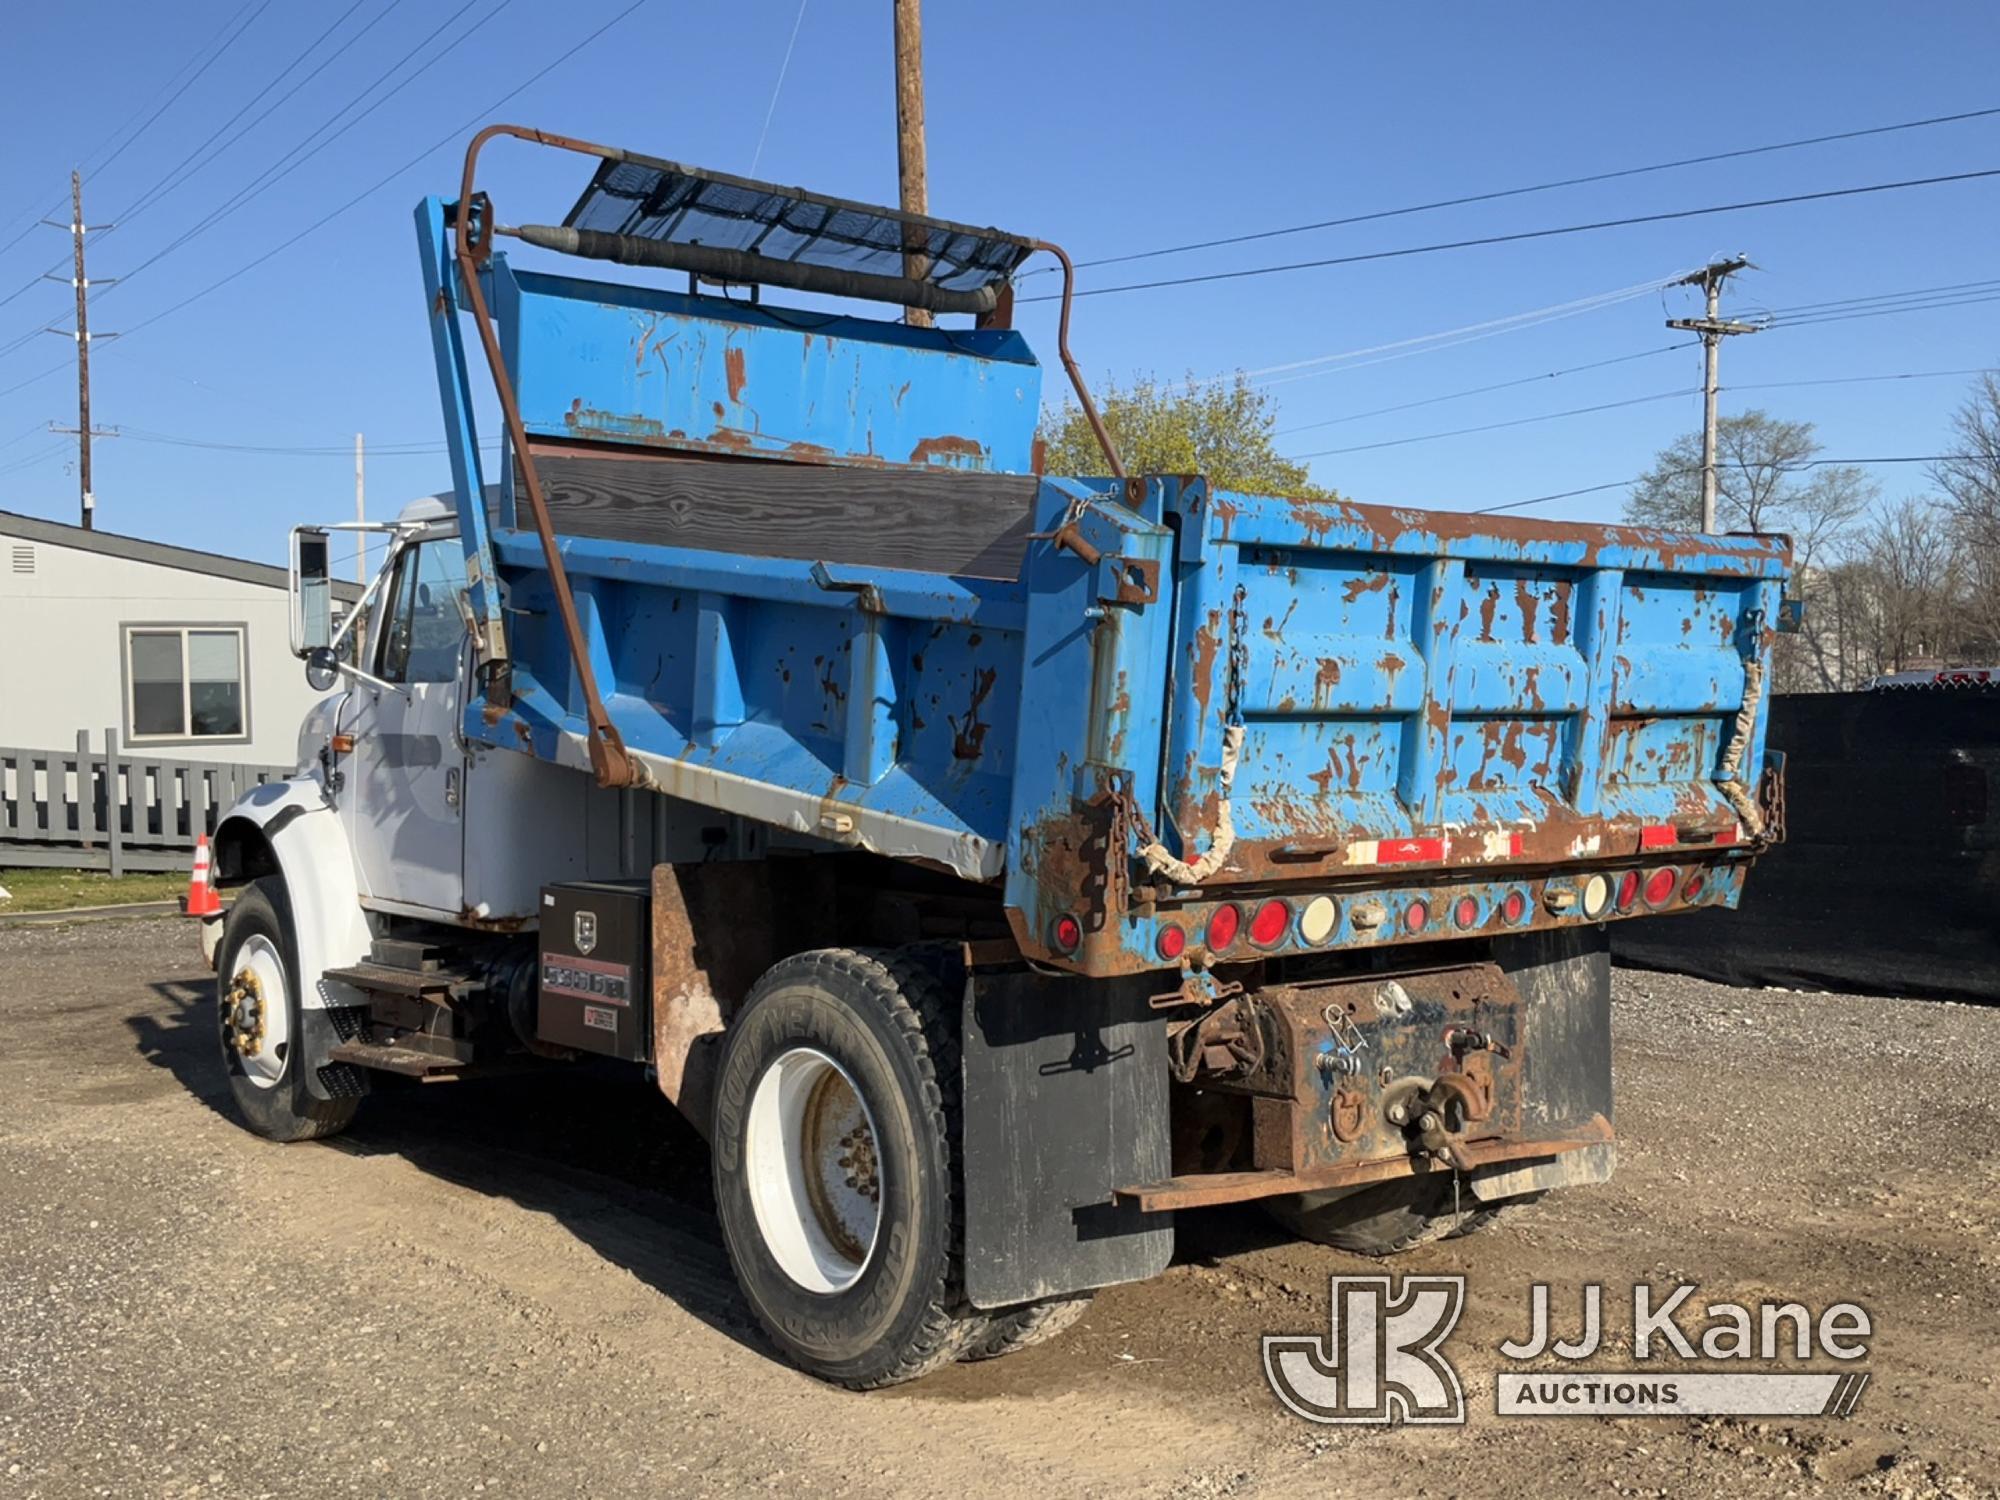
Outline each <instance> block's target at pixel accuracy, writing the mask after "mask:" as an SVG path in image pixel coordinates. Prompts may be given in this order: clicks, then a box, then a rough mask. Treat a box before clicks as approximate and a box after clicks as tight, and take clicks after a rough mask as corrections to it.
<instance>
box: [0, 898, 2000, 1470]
mask: <svg viewBox="0 0 2000 1500" xmlns="http://www.w3.org/2000/svg"><path fill="white" fill-rule="evenodd" d="M210 995H211V992H210V989H209V983H208V979H207V976H206V974H205V973H204V972H203V970H202V969H201V967H200V964H199V962H198V961H197V959H196V957H195V955H194V953H193V951H192V945H191V941H190V938H189V935H188V933H187V932H186V931H185V929H183V928H182V927H181V926H179V925H178V924H176V923H174V922H172V921H143V922H141V921H135V922H119V923H106V922H98V923H89V924H77V925H72V926H64V927H55V928H38V929H4V930H0V1039H4V1040H0V1185H4V1186H0V1204H4V1208H5V1213H4V1217H0V1500H13V1497H30V1496H71V1495H100V1494H101V1495H116V1496H125V1495H184V1494H204V1495H206V1494H217V1495H229V1496H253V1495H282V1496H292V1495H347V1494H359V1495H481V1494H502V1495H523V1496H530V1495H532V1496H551V1495H572V1494H576V1495H593V1496H597V1495H606V1496H609V1495H640V1494H645V1495H663V1494H664V1495H671V1494H684V1493H701V1492H711V1491H740V1490H755V1491H776V1492H795V1493H811V1494H815V1495H817V1494H830V1495H883V1494H937V1493H950V1494H953V1495H955V1496H970V1495H983V1494H1018V1493H1024V1492H1030V1493H1033V1494H1035V1495H1037V1496H1038V1497H1053V1496H1067V1495H1072V1494H1086V1493H1098V1494H1121V1495H1122V1494H1131V1493H1142V1494H1165V1495H1195V1496H1207V1495H1237V1494H1245V1495H1247V1494H1258V1493H1265V1492H1269V1493H1273V1494H1285V1495H1300V1494H1313V1495H1322V1496H1338V1495H1357V1496H1359V1495H1368V1496H1381V1495H1396V1494H1427V1495H1453V1494H1465V1495H1479V1496H1492V1495H1511V1494H1532V1495H1538V1496H1546V1495H1566V1494H1581V1493H1616V1494H1621V1495H1646V1494H1663V1495H1664V1494H1676V1495H1678V1494H1688V1493H1743V1494H1814V1493H1821V1492H1833V1493H1844V1494H1855V1495H1883V1494H1886V1495H1898V1496H1902V1495H1932V1494H1946V1495H1984V1494H1995V1493H2000V1488H1996V1486H2000V1391H1996V1389H1995V1383H1994V1382H1995V1376H1994V1374H1993V1373H1992V1372H1993V1370H1994V1368H1995V1358H1994V1357H1995V1345H1996V1337H2000V1315H1996V1312H1995V1293H1994V1285H1995V1281H1996V1277H2000V1233H1996V1225H2000V1156H1996V1146H1995V1143H1996V1141H2000V1106H1996V1104H1995V1102H1994V1091H1993V1080H1994V1079H1995V1078H2000V1010H1993V1009H1981V1008H1976V1007H1968V1006H1953V1005H1946V1004H1939V1003H1935V1002H1930V1003H1917V1002H1903V1001H1886V1000H1872V999H1863V998H1855V997H1847V996H1821V995H1799V994H1787V993H1745V992H1737V991H1730V990H1724V989H1718V988H1716V987H1713V986H1709V985H1704V984H1698V983H1694V982H1690V981H1683V980H1677V979H1672V978H1668V977H1665V976H1660V975H1652V974H1636V973H1625V974H1621V975H1620V976H1619V980H1618V1006H1617V1017H1616V1025H1617V1036H1618V1051H1617V1065H1618V1087H1619V1111H1620V1115H1619V1132H1620V1136H1621V1138H1622V1147H1621V1150H1622V1156H1621V1161H1620V1166H1619V1172H1618V1176H1617V1178H1616V1179H1615V1180H1614V1182H1613V1183H1612V1184H1610V1185H1609V1186H1607V1187H1602V1188H1596V1189H1588V1190H1583V1191H1579V1192H1576V1193H1573V1194H1571V1195H1570V1196H1569V1197H1568V1198H1567V1199H1564V1200H1555V1199H1552V1200H1550V1201H1549V1202H1548V1203H1547V1204H1545V1205H1543V1206H1541V1207H1540V1208H1539V1209H1537V1210H1534V1211H1531V1212H1529V1213H1527V1214H1524V1215H1522V1216H1521V1217H1519V1218H1518V1219H1517V1220H1516V1221H1514V1222H1511V1223H1509V1222H1506V1221H1503V1222H1502V1223H1501V1224H1500V1225H1497V1226H1496V1227H1494V1228H1493V1229H1492V1230H1490V1231H1488V1232H1486V1233H1483V1234H1480V1235H1477V1236H1474V1237H1471V1238H1468V1239H1464V1240H1456V1241H1447V1242H1443V1243H1440V1244H1435V1245H1431V1246H1427V1247H1425V1248H1423V1249H1420V1250H1418V1251H1415V1252H1413V1253H1412V1254H1410V1255H1409V1256H1407V1257H1405V1258H1403V1259H1402V1260H1401V1261H1399V1262H1397V1263H1396V1268H1397V1269H1399V1270H1427V1271H1440V1272H1463V1273H1464V1274H1466V1275H1467V1276H1468V1277H1469V1278H1470V1300H1469V1303H1468V1306H1467V1310H1466V1313H1465V1316H1464V1318H1463V1320H1462V1321H1461V1323H1460V1325H1459V1328H1458V1330H1457V1331H1456V1332H1455V1333H1454V1335H1453V1336H1452V1341H1451V1346H1450V1352H1451V1353H1452V1355H1453V1357H1454V1359H1455V1361H1456V1363H1457V1365H1458V1367H1459V1369H1460V1370H1461V1371H1462V1372H1463V1374H1464V1376H1465V1380H1466V1385H1467V1388H1468V1392H1469V1394H1470V1398H1471V1407H1472V1416H1471V1419H1470V1425H1469V1426H1468V1427H1465V1428H1462V1429H1415V1428H1400V1429H1395V1430H1381V1429H1372V1428H1328V1427H1312V1426H1308V1425H1307V1424H1306V1423H1304V1422H1302V1421H1300V1420H1299V1419H1297V1418H1294V1417H1292V1416H1290V1415H1288V1414H1287V1413H1285V1412H1284V1411H1283V1410H1282V1409H1281V1408H1280V1407H1279V1405H1278V1403H1277V1402H1276V1400H1275V1399H1274V1398H1273V1396H1272V1395H1271V1393H1270V1391H1269V1389H1268V1388H1267V1387H1266V1385H1265V1383H1264V1381H1263V1378H1262V1375H1261V1373H1260V1362H1259V1343H1258V1338H1259V1335H1260V1334H1262V1333H1265V1332H1308V1331H1312V1330H1314V1329H1318V1330H1320V1331H1324V1329H1325V1326H1326V1318H1327V1277H1328V1276H1329V1275H1330V1274H1336V1273H1348V1274H1354V1273H1357V1272H1362V1271H1366V1270H1368V1269H1371V1263H1367V1262H1360V1261H1356V1260H1352V1259H1349V1258H1347V1257H1344V1256H1341V1255H1339V1254H1337V1253H1335V1252H1332V1251H1327V1250H1322V1249H1318V1248H1315V1247H1308V1246H1301V1245H1297V1244H1293V1243H1289V1242H1287V1241H1285V1240H1283V1239H1281V1238H1278V1237H1277V1236H1276V1235H1275V1234H1274V1233H1273V1232H1272V1231H1270V1230H1269V1229H1267V1228H1266V1225H1265V1221H1264V1219H1263V1218H1262V1216H1261V1215H1260V1214H1258V1213H1257V1212H1256V1211H1254V1210H1217V1211H1213V1212H1211V1213H1208V1214H1205V1215H1188V1216H1184V1217H1183V1220H1182V1223H1181V1232H1180V1247H1181V1248H1180V1254H1179V1256H1178V1258H1177V1261H1176V1264H1175V1265H1174V1267H1173V1268H1172V1269H1171V1270H1170V1271H1169V1273H1168V1274H1167V1275H1166V1276H1164V1277H1163V1278H1161V1279H1160V1280H1158V1281H1156V1282H1153V1283H1150V1284H1147V1285H1143V1286H1133V1287H1121V1288H1116V1289H1113V1290H1111V1291H1108V1292H1106V1293H1104V1294H1103V1295H1101V1296H1100V1297H1099V1298H1098V1300H1097V1302H1096V1303H1095V1304H1094V1306H1093V1308H1092V1310H1091V1312H1090V1314H1089V1315H1088V1316H1087V1318H1086V1320H1085V1323H1084V1325H1083V1326H1082V1327H1081V1328H1080V1329H1079V1330H1077V1331H1076V1332H1075V1333H1073V1334H1072V1335H1070V1336H1068V1337H1066V1338H1065V1339H1063V1340H1060V1341H1058V1342H1057V1343H1055V1344H1053V1345H1050V1346H1048V1347H1045V1348H1041V1349H1036V1350H1032V1351H1029V1352H1027V1353H1024V1354H1020V1355H1017V1356H1015V1357H1013V1358H1010V1359H1007V1360H1003V1361H1000V1362H998V1363H995V1364H988V1365H979V1366H967V1365H961V1366H957V1367H954V1368H952V1369H950V1370H948V1371H946V1372H945V1373H943V1374H942V1375H940V1376H938V1377H935V1378H933V1379H931V1380H929V1381H926V1382H923V1383H921V1384H918V1385H914V1386H906V1387H902V1388H900V1389H898V1390H895V1391H891V1392H887V1393H882V1394H876V1395H870V1396H856V1395H849V1394H846V1393H843V1392H839V1391H834V1390H830V1389H827V1388H825V1387H823V1386H820V1385H818V1384H816V1383H814V1382H812V1381H810V1380H808V1379H805V1378H804V1377H802V1376H800V1375H798V1374H796V1373H794V1372H793V1371H791V1370H789V1369H788V1368H786V1367H785V1366H783V1365H781V1364H779V1363H777V1362H776V1361H775V1360H774V1359H773V1358H772V1357H771V1356H770V1355H769V1354H768V1353H767V1352H766V1350H765V1349H764V1348H763V1346H762V1345H761V1342H760V1340H759V1337H758V1335H757V1333H756V1331H755V1329H754V1327H753V1326H752V1325H751V1323H750V1320H749V1317H748V1315H747V1313H746V1312H745V1310H744V1308H743V1307H742V1304H741V1303H740V1302H739V1300H738V1298H737V1296H736V1293H735V1290H734V1287H733V1285H732V1283H731V1281H730V1278H729V1273H728V1268H727V1266H726V1264H725V1262H724V1259H723V1254H722V1250H721V1248H720V1244H719V1241H718V1238H717V1234H716V1229H715V1224H714V1222H713V1219H712V1217H711V1214H710V1204H709V1199H708V1189H707V1180H706V1174H707V1160H706V1155H705V1153H704V1152H703V1150H702V1149H701V1147H700V1145H699V1144H698V1143H697V1142H696V1141H695V1140H694V1139H693V1138H692V1136H691V1135H690V1134H689V1132H688V1131H687V1130H686V1128H685V1127H684V1126H682V1125H681V1124H680V1123H679V1122H678V1120H677V1119H676V1117H675V1116H674V1115H673V1113H672V1112H671V1111H670V1110H669V1109H668V1108H667V1107H666V1106H665V1105H664V1104H663V1103H662V1102H661V1101H660V1100H659V1099H658V1098H657V1097H656V1096H652V1095H649V1093H648V1091H647V1088H646V1086H645V1085H644V1084H643V1082H641V1081H639V1080H638V1079H636V1078H635V1077H628V1076H626V1075H624V1074H620V1073H598V1072H562V1071H557V1072H553V1073H551V1074H550V1075H548V1076H546V1077H541V1078H537V1079H533V1080H529V1081H525V1082H524V1081H518V1080H517V1081H511V1082H510V1081H503V1080H494V1081H491V1082H466V1083H457V1084H447V1085H438V1086H428V1087H423V1088H416V1087H412V1088H409V1089H406V1090H403V1091H401V1092H398V1093H395V1094H388V1095H378V1096H377V1097H376V1098H375V1099H373V1100H372V1101H371V1102H370V1105H369V1107H368V1108H367V1110H365V1111H364V1114H363V1116H362V1119H361V1120H360V1121H359V1122H358V1123H357V1125H356V1126H355V1128H354V1129H353V1130H352V1131H351V1132H350V1133H349V1134H348V1135H347V1136H345V1137H343V1138H341V1139H339V1140H336V1141H333V1142H327V1143H321V1144H312V1145H302V1146H291V1147H278V1146H271V1145H267V1144H265V1143H263V1142H261V1141H259V1140H256V1139H254V1138H253V1137H251V1136H250V1135H248V1134H246V1133H245V1132H244V1131H242V1130H241V1129H239V1128H237V1127H236V1125H235V1124H234V1123H233V1121H232V1120H231V1119H230V1118H229V1116H228V1115H227V1114H226V1113H225V1111H226V1108H227V1099H228V1095H227V1090H226V1087H225V1086H224V1085H223V1083H222V1081H221V1078H220V1074H219V1072H218V1071H217V1070H216V1069H214V1068H213V1067H211V1065H210V1057H209V1053H210V1049H211V1048H212V1047H213V1045H214V1044H213V1042H212V1040H211V1031H210V1029H209V1028H210V1024H211V1023H210V1019H209V1017H210V1012H209V1009H208V1007H209V1005H210V1004H211V999H210ZM1537 1280H1541V1281H1548V1282H1550V1283H1552V1286H1553V1298H1554V1305H1555V1307H1556V1308H1557V1309H1558V1311H1559V1313H1560V1311H1561V1310H1562V1309H1573V1308H1575V1307H1576V1305H1577V1300H1578V1295H1579V1293H1578V1287H1579V1286H1580V1285H1581V1284H1582V1283H1584V1282H1586V1281H1597V1282H1601V1283H1603V1284H1604V1285H1605V1286H1606V1288H1607V1296H1608V1297H1609V1298H1616V1297H1617V1296H1619V1295H1621V1294H1620V1293H1619V1292H1618V1290H1617V1289H1618V1288H1621V1287H1623V1288H1629V1287H1630V1286H1631V1284H1632V1283H1633V1282H1634V1281H1635V1280H1645V1281H1650V1282H1652V1283H1653V1284H1654V1285H1656V1286H1657V1285H1661V1284H1671V1283H1675V1282H1680V1281H1693V1282H1699V1283H1700V1284H1701V1288H1702V1294H1701V1297H1700V1299H1699V1300H1708V1299H1710V1298H1712V1297H1731V1298H1736V1299H1739V1300H1754V1299H1756V1298H1758V1297H1763V1296H1771V1297H1784V1298H1795V1299H1797V1300H1800V1301H1804V1302H1807V1303H1809V1304H1811V1305H1813V1306H1815V1307H1820V1306H1824V1305H1825V1304H1827V1303H1830V1302H1834V1301H1841V1300H1852V1301H1856V1302H1860V1303H1861V1304H1863V1305H1864V1306H1865V1307H1866V1308H1867V1309H1868V1310H1869V1312H1870V1313H1871V1314H1872V1316H1873V1319H1874V1324H1875V1328H1876V1337H1875V1340H1874V1343H1873V1346H1872V1351H1871V1354H1870V1357H1869V1359H1868V1368H1869V1369H1870V1371H1871V1372H1872V1375H1873V1383H1872V1384H1871V1385H1870V1387H1869V1388H1868V1391H1867V1393H1866V1396H1865V1398H1864V1400H1863V1402H1862V1405H1861V1408H1860V1410H1859V1411H1858V1412H1857V1413H1856V1414H1855V1415H1854V1416H1853V1417H1852V1418H1849V1419H1848V1420H1845V1421H1836V1420H1823V1419H1799V1420H1753V1421H1736V1420H1726V1419H1690V1418H1672V1419H1655V1420H1625V1421H1616V1422H1612V1421H1602V1420H1597V1419H1591V1418H1566V1419H1542V1420H1522V1419H1517V1418H1500V1417H1496V1416H1494V1415H1493V1414H1492V1410H1493V1394H1492V1384H1493V1372H1494V1370H1495V1368H1496V1367H1497V1366H1498V1365H1499V1364H1500V1363H1501V1361H1500V1359H1499V1356H1498V1355H1497V1354H1496V1353H1495V1352H1494V1351H1495V1346H1496V1345H1497V1344H1498V1343H1499V1341H1500V1340H1502V1339H1504V1338H1507V1337H1510V1336H1514V1335H1518V1334H1519V1333H1521V1332H1522V1331H1524V1329H1525V1325H1526V1316H1525V1308H1526V1305H1527V1289H1528V1286H1529V1285H1530V1283H1532V1282H1534V1281H1537ZM1623 1295H1629V1293H1626V1294H1623ZM1628 1306H1629V1304H1628ZM1623 1321H1629V1320H1623ZM1616 1327H1617V1324H1616V1323H1614V1324H1613V1328H1614V1330H1615V1329H1616ZM1609 1352H1610V1357H1611V1359H1612V1366H1611V1367H1616V1366H1617V1365H1618V1364H1620V1363H1623V1362H1625V1360H1622V1359H1621V1358H1620V1356H1619V1355H1618V1354H1617V1353H1616V1352H1615V1351H1609ZM1625 1359H1629V1356H1626V1357H1625Z"/></svg>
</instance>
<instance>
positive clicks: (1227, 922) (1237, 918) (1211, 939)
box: [1202, 905, 1243, 953]
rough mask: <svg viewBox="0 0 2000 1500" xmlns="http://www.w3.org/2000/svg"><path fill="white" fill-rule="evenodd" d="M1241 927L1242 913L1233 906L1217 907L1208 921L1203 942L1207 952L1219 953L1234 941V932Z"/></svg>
mask: <svg viewBox="0 0 2000 1500" xmlns="http://www.w3.org/2000/svg"><path fill="white" fill-rule="evenodd" d="M1242 925H1243V913H1242V912H1241V911H1240V910H1239V909H1238V908H1237V907H1235V906H1233V905H1225V906H1218V907H1216V909H1215V910H1214V912H1213V913H1211V914H1210V916H1209V919H1208V930H1207V932H1206V933H1205V934H1204V936H1203V939H1202V940H1203V941H1204V942H1206V943H1207V944H1208V951H1209V952H1211V953H1220V952H1221V951H1222V950H1223V949H1224V948H1227V947H1228V946H1229V945H1230V944H1231V943H1233V942H1235V941H1236V931H1237V929H1238V928H1239V927H1241V926H1242Z"/></svg>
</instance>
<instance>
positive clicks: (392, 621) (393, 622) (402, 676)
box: [382, 537, 465, 682]
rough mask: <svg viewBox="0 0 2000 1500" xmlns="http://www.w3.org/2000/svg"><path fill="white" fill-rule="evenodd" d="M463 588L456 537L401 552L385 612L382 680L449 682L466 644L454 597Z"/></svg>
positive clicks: (462, 558) (462, 562)
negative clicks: (387, 607)
mask: <svg viewBox="0 0 2000 1500" xmlns="http://www.w3.org/2000/svg"><path fill="white" fill-rule="evenodd" d="M464 588H465V552H464V550H463V549H462V548H461V547H460V546H459V544H458V541H457V539H456V538H453V537H444V538H441V539H439V540H437V541H434V542H424V543H422V544H421V545H419V546H416V547H412V548H410V549H409V550H408V551H406V552H405V553H404V554H403V556H402V560H401V561H400V562H398V563H397V564H396V582H395V589H394V592H393V593H392V594H391V595H390V598H389V609H388V613H387V615H386V616H385V618H386V620H387V622H388V628H387V631H386V632H385V634H384V635H383V638H382V679H383V680H384V681H385V682H450V681H451V680H452V679H453V678H454V677H456V676H457V675H458V658H459V649H460V647H461V646H463V645H464V643H465V625H464V622H463V621H462V620H461V619H460V617H459V613H458V596H459V593H460V592H461V591H462V590H463V589H464Z"/></svg>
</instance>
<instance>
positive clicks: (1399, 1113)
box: [1389, 1104, 1410, 1125]
mask: <svg viewBox="0 0 2000 1500" xmlns="http://www.w3.org/2000/svg"><path fill="white" fill-rule="evenodd" d="M1409 1118H1410V1112H1409V1111H1408V1110H1407V1109H1405V1108H1403V1106H1402V1105H1400V1104H1392V1105H1390V1106H1389V1123H1390V1124H1391V1125H1400V1124H1402V1123H1403V1122H1404V1121H1405V1120H1407V1119H1409Z"/></svg>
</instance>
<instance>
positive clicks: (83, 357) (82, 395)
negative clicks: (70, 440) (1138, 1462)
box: [42, 172, 118, 531]
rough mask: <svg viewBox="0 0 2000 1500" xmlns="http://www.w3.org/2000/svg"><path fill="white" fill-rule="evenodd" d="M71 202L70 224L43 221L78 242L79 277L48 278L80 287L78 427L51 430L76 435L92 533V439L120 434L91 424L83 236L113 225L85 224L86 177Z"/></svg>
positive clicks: (73, 176) (76, 176)
mask: <svg viewBox="0 0 2000 1500" xmlns="http://www.w3.org/2000/svg"><path fill="white" fill-rule="evenodd" d="M69 203H70V222H69V223H68V224H67V225H65V224H64V223H63V222H62V220H60V219H44V220H42V222H43V223H44V224H47V225H50V226H51V227H53V228H56V229H64V228H67V229H68V230H69V231H70V234H71V236H72V237H73V238H74V240H75V243H76V274H75V276H74V277H63V276H56V275H50V276H48V277H47V279H48V280H50V281H65V280H67V281H70V282H71V284H72V285H73V286H75V287H76V330H75V334H74V337H75V339H76V426H74V427H56V426H53V425H52V426H51V427H50V429H49V430H50V431H52V432H64V433H68V432H73V433H75V434H76V459H77V462H76V471H77V485H78V488H79V491H80V495H81V503H82V508H83V529H84V530H85V531H88V530H90V523H91V518H92V514H93V512H94V511H95V510H96V507H97V498H96V496H95V495H93V494H92V493H91V489H90V440H91V439H92V438H93V437H116V436H118V434H117V432H116V431H97V430H94V429H93V428H92V427H91V425H90V338H91V334H90V281H89V278H88V277H86V276H85V275H84V272H83V236H84V234H85V233H86V231H87V229H109V228H110V227H111V226H110V225H108V224H91V225H88V226H86V225H85V224H84V222H83V177H82V175H81V174H80V173H77V172H72V173H70V174H69ZM116 279H117V278H116V277H109V276H107V277H105V278H104V279H103V280H101V281H99V282H98V285H99V286H109V285H110V284H111V283H112V282H113V281H114V280H116ZM65 331H66V330H64V329H61V328H51V329H50V330H49V332H50V333H63V332H65ZM117 336H118V335H117V334H115V333H100V334H98V335H97V337H99V338H106V339H108V338H116V337H117Z"/></svg>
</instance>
